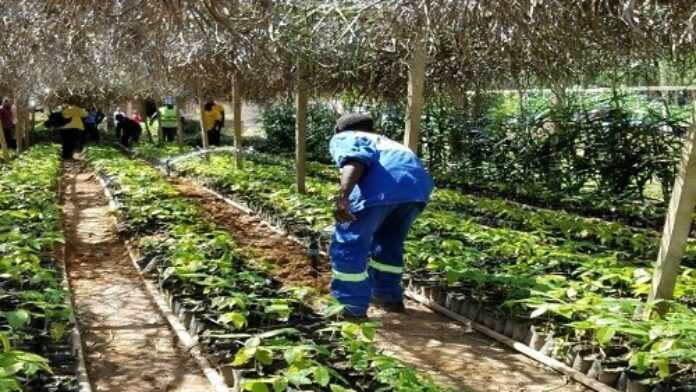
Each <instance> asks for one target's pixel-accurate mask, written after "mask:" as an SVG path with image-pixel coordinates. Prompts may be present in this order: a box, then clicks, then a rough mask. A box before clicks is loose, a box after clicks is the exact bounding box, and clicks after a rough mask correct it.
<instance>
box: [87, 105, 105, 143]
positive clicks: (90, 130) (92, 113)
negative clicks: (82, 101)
mask: <svg viewBox="0 0 696 392" xmlns="http://www.w3.org/2000/svg"><path fill="white" fill-rule="evenodd" d="M102 120H104V113H102V112H101V110H99V109H97V107H96V106H94V105H92V107H91V108H90V110H89V113H88V114H87V118H86V119H85V134H86V136H87V138H89V139H91V140H93V141H95V142H99V124H101V122H102Z"/></svg>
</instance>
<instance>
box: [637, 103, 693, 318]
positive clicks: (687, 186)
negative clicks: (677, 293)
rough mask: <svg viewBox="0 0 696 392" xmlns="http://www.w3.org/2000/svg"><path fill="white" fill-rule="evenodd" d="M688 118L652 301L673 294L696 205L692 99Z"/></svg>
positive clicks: (661, 310)
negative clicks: (689, 119) (686, 136)
mask: <svg viewBox="0 0 696 392" xmlns="http://www.w3.org/2000/svg"><path fill="white" fill-rule="evenodd" d="M691 121H692V122H691V127H690V129H689V135H688V138H687V139H686V141H685V143H684V150H683V153H682V161H681V166H680V168H679V173H678V174H677V178H676V180H675V182H674V188H673V190H672V198H671V200H670V203H669V209H668V211H667V217H666V219H665V226H664V230H663V231H662V240H661V241H660V252H659V253H658V256H657V263H656V265H655V272H654V274H653V281H652V289H651V290H650V296H649V298H648V299H649V300H651V301H652V300H657V299H671V298H672V295H673V294H674V286H675V284H676V280H677V276H678V275H679V266H680V264H681V259H682V256H684V250H685V248H686V241H687V240H688V238H689V232H690V230H691V221H692V213H693V211H694V206H695V205H696V102H694V103H693V107H692V120H691ZM666 310H667V307H666V306H659V307H658V311H659V312H661V313H662V312H665V311H666Z"/></svg>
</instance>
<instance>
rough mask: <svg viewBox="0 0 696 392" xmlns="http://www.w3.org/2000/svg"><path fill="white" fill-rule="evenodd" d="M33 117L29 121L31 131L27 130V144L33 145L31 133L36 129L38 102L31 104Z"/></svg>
mask: <svg viewBox="0 0 696 392" xmlns="http://www.w3.org/2000/svg"><path fill="white" fill-rule="evenodd" d="M29 110H31V117H30V120H29V121H30V123H29V131H28V132H27V144H29V145H31V134H32V133H34V131H35V130H36V104H33V105H30V108H29Z"/></svg>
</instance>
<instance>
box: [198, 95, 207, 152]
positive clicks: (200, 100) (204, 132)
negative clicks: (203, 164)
mask: <svg viewBox="0 0 696 392" xmlns="http://www.w3.org/2000/svg"><path fill="white" fill-rule="evenodd" d="M198 108H199V110H200V119H201V141H202V143H203V148H208V146H209V143H208V130H207V129H205V126H204V125H203V112H204V111H205V103H204V102H203V98H202V97H198Z"/></svg>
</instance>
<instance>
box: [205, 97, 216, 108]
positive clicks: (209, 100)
mask: <svg viewBox="0 0 696 392" xmlns="http://www.w3.org/2000/svg"><path fill="white" fill-rule="evenodd" d="M205 104H206V106H207V105H210V106H211V107H212V106H214V105H215V101H214V100H213V99H212V98H208V99H206V100H205Z"/></svg>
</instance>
